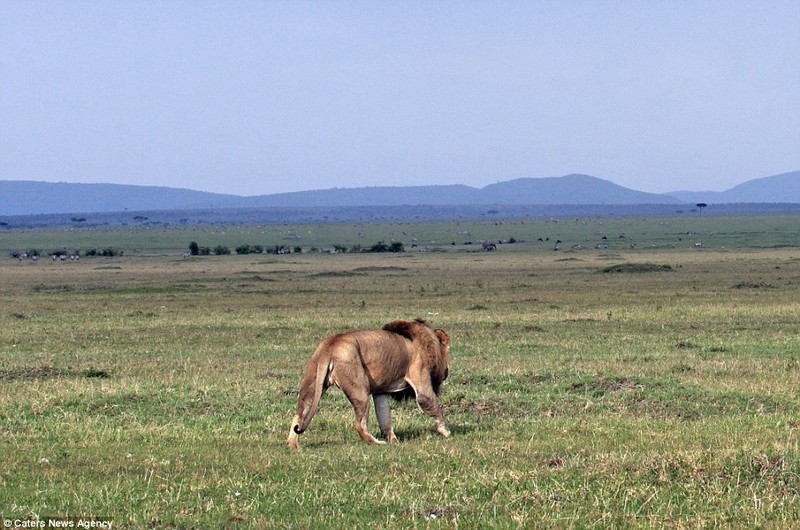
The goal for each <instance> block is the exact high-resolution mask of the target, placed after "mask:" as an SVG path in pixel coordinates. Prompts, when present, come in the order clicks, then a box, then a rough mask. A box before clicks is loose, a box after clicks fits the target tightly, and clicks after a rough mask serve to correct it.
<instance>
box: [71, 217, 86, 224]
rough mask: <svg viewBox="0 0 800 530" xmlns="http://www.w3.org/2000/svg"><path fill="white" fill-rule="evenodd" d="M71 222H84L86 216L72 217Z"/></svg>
mask: <svg viewBox="0 0 800 530" xmlns="http://www.w3.org/2000/svg"><path fill="white" fill-rule="evenodd" d="M72 222H73V223H84V222H86V218H85V217H73V218H72Z"/></svg>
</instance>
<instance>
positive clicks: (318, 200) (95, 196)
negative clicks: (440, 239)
mask: <svg viewBox="0 0 800 530" xmlns="http://www.w3.org/2000/svg"><path fill="white" fill-rule="evenodd" d="M680 202H681V201H680V200H679V199H676V198H674V197H669V196H666V195H658V194H653V193H644V192H640V191H635V190H631V189H628V188H624V187H622V186H618V185H616V184H614V183H612V182H609V181H607V180H603V179H599V178H595V177H590V176H587V175H568V176H565V177H557V178H523V179H517V180H511V181H508V182H499V183H497V184H492V185H489V186H486V187H484V188H480V189H479V188H473V187H470V186H463V185H449V186H397V187H389V186H375V187H365V188H332V189H326V190H312V191H299V192H292V193H278V194H273V195H259V196H253V197H241V196H237V195H224V194H215V193H206V192H201V191H193V190H186V189H176V188H166V187H158V186H127V185H119V184H67V183H46V182H32V181H0V215H29V214H56V213H75V212H117V211H125V210H130V211H148V210H149V211H153V210H185V209H192V208H265V207H317V208H319V207H341V206H403V205H438V206H461V205H493V204H536V205H554V204H575V205H586V204H673V203H680Z"/></svg>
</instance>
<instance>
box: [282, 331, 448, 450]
mask: <svg viewBox="0 0 800 530" xmlns="http://www.w3.org/2000/svg"><path fill="white" fill-rule="evenodd" d="M449 352H450V337H449V336H448V335H447V333H445V331H444V330H441V329H433V328H432V327H431V326H429V325H428V323H427V322H425V321H424V320H420V319H417V320H413V321H405V320H396V321H394V322H390V323H389V324H386V325H385V326H383V329H380V330H367V331H351V332H347V333H341V334H339V335H333V336H331V337H328V338H326V339H325V340H323V341H322V342H321V343H320V345H319V346H317V349H316V350H315V351H314V354H313V355H312V356H311V360H309V362H308V366H307V368H306V374H305V377H304V379H303V383H302V386H301V387H300V397H299V399H298V402H297V414H296V415H295V416H294V418H293V419H292V425H291V427H290V429H289V439H288V440H287V441H286V445H287V446H288V447H290V448H292V449H296V448H298V447H300V439H299V435H301V434H303V432H305V430H306V429H307V428H308V424H309V423H310V422H311V419H312V418H313V417H314V414H316V413H317V411H318V410H319V405H320V400H321V399H322V395H323V394H324V393H325V390H327V389H328V387H329V386H331V385H336V386H337V387H339V388H340V389H341V390H342V391H343V392H344V393H345V395H346V396H347V399H348V400H350V403H351V404H352V405H353V410H354V411H355V414H356V431H358V434H359V436H360V437H361V439H362V440H364V441H365V442H366V443H369V444H385V443H386V442H389V443H398V440H397V436H396V435H395V433H394V430H393V428H392V417H391V411H390V410H389V395H390V394H393V395H395V396H397V395H398V394H399V395H400V396H401V397H402V395H403V394H405V395H409V394H410V393H411V392H413V394H414V395H415V396H416V401H417V403H418V404H419V406H420V408H421V409H422V410H423V411H425V412H426V413H427V414H428V415H429V416H431V417H432V418H434V419H435V420H436V430H437V431H438V432H439V434H441V435H442V436H444V437H448V436H450V430H449V429H448V428H447V426H446V425H445V422H444V414H443V411H442V406H441V405H440V404H439V400H438V398H437V396H438V394H439V390H440V388H441V385H442V382H443V381H444V380H445V379H447V375H448V367H447V361H448V356H449ZM370 394H371V395H372V397H373V400H374V401H375V415H376V416H377V417H378V424H379V426H380V431H381V437H382V438H383V439H384V440H386V441H381V440H378V439H377V438H375V437H374V436H373V435H372V434H371V433H370V432H369V429H368V427H367V418H368V417H369V396H370Z"/></svg>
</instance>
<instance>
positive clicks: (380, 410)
mask: <svg viewBox="0 0 800 530" xmlns="http://www.w3.org/2000/svg"><path fill="white" fill-rule="evenodd" d="M372 399H373V401H375V415H376V416H377V417H378V425H380V427H381V437H382V438H383V439H384V440H386V441H387V442H389V443H390V444H396V443H399V441H398V439H397V436H396V435H395V434H394V429H393V428H392V411H391V410H390V409H389V394H373V395H372Z"/></svg>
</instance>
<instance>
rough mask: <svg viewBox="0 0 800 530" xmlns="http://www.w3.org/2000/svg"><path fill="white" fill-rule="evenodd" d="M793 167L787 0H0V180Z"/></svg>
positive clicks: (635, 176)
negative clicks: (356, 0)
mask: <svg viewBox="0 0 800 530" xmlns="http://www.w3.org/2000/svg"><path fill="white" fill-rule="evenodd" d="M795 170H800V0H786V1H780V0H775V1H771V0H747V1H735V0H728V1H708V0H702V1H698V0H690V1H679V0H647V1H632V0H631V1H613V0H597V1H577V0H574V1H571V0H555V1H536V0H525V1H520V2H515V1H499V2H495V1H488V0H487V1H482V2H479V1H471V0H458V1H447V0H441V1H440V0H437V1H431V0H425V1H405V0H404V1H378V2H375V1H369V2H355V1H344V0H343V1H313V2H302V1H294V0H292V1H286V2H279V1H266V0H264V1H253V2H249V1H243V0H222V1H201V0H190V1H185V2H183V1H181V2H178V1H161V0H158V1H157V0H130V1H124V2H118V1H112V0H98V1H88V2H87V1H78V0H70V1H55V0H53V1H36V0H2V1H0V179H2V180H18V179H22V180H45V181H53V182H58V181H62V182H110V183H122V184H142V185H166V186H172V187H185V188H192V189H198V190H205V191H214V192H226V193H235V194H240V195H257V194H266V193H277V192H283V191H295V190H306V189H318V188H329V187H334V186H338V187H355V186H373V185H417V184H426V183H437V184H453V183H461V184H467V185H471V186H476V187H481V186H485V185H487V184H491V183H493V182H497V181H503V180H509V179H513V178H519V177H550V176H561V175H566V174H569V173H586V174H590V175H593V176H596V177H600V178H604V179H607V180H611V181H613V182H616V183H618V184H621V185H623V186H627V187H631V188H635V189H639V190H642V191H653V192H665V191H675V190H678V189H690V190H724V189H727V188H730V187H732V186H734V185H736V184H739V183H741V182H743V181H745V180H749V179H752V178H757V177H764V176H769V175H773V174H776V173H783V172H787V171H795Z"/></svg>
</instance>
